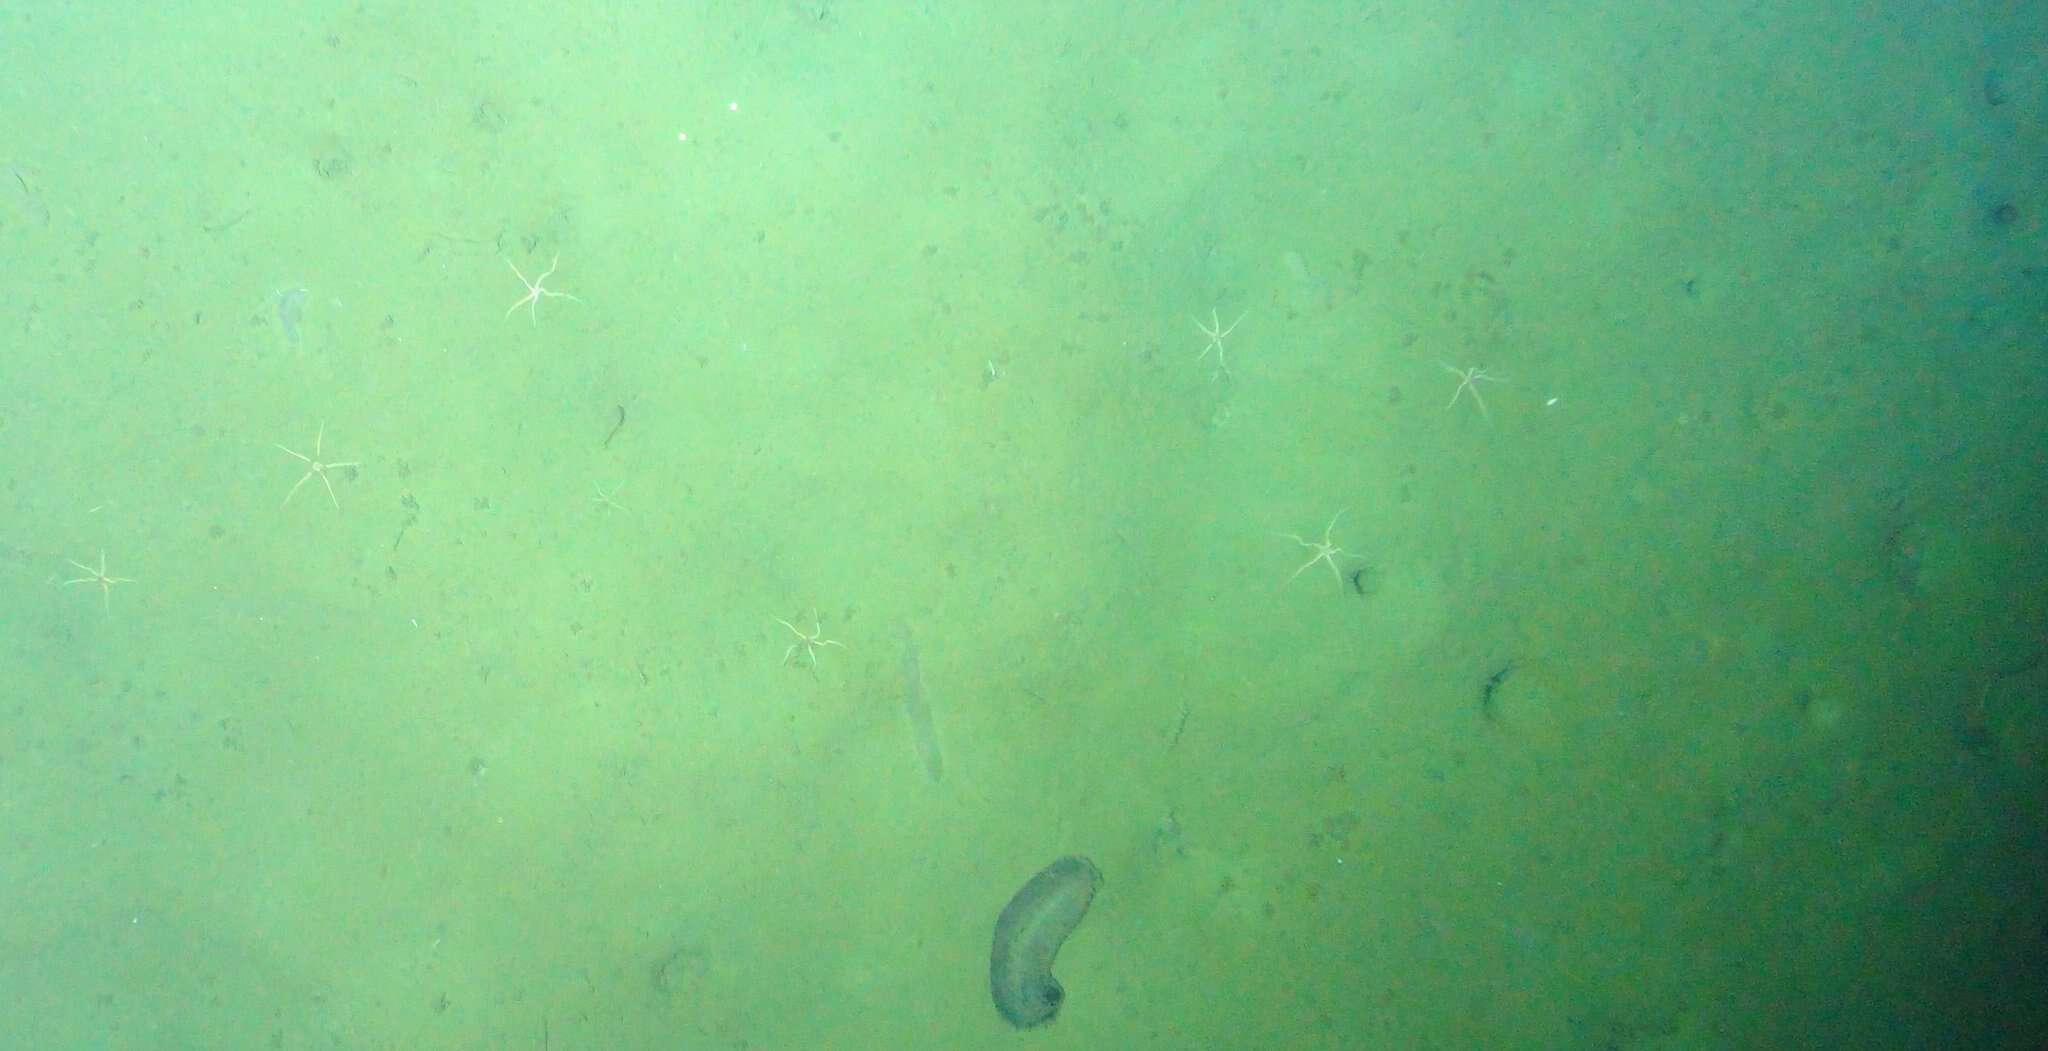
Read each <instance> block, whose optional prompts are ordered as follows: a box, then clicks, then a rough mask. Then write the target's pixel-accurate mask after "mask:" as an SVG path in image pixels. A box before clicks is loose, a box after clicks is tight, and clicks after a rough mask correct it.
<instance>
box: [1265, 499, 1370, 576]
mask: <svg viewBox="0 0 2048 1051" xmlns="http://www.w3.org/2000/svg"><path fill="white" fill-rule="evenodd" d="M1342 517H1344V512H1342V511H1339V512H1337V513H1336V514H1334V515H1331V516H1330V524H1329V525H1326V526H1324V527H1323V539H1322V542H1321V543H1317V542H1316V541H1313V540H1305V539H1303V538H1301V537H1298V536H1295V535H1294V534H1293V533H1282V534H1280V535H1281V536H1284V537H1286V538H1287V539H1289V540H1292V541H1294V542H1295V543H1297V544H1300V545H1301V546H1303V547H1305V548H1308V549H1309V550H1311V551H1314V552H1315V553H1316V555H1315V557H1314V558H1311V559H1309V560H1308V561H1306V562H1303V563H1302V564H1301V568H1300V569H1297V570H1295V571H1294V575H1293V576H1290V577H1288V578H1287V579H1288V580H1290V581H1292V580H1293V579H1294V578H1295V577H1298V576H1300V575H1301V574H1302V572H1303V571H1304V570H1306V569H1308V567H1310V566H1313V565H1315V564H1316V563H1318V562H1328V563H1329V564H1330V575H1331V576H1332V577H1335V578H1336V580H1337V586H1338V587H1340V588H1341V587H1343V586H1344V573H1343V571H1342V570H1340V569H1338V568H1337V558H1336V556H1338V555H1343V556H1344V557H1346V558H1356V557H1357V556H1356V555H1353V554H1352V553H1351V552H1349V551H1346V550H1344V549H1343V548H1341V547H1338V546H1337V545H1335V544H1332V543H1330V531H1331V530H1333V529H1335V528H1337V519H1339V518H1342Z"/></svg>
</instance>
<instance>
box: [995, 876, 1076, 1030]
mask: <svg viewBox="0 0 2048 1051" xmlns="http://www.w3.org/2000/svg"><path fill="white" fill-rule="evenodd" d="M1101 885H1102V873H1101V872H1100V871H1098V870H1097V869H1096V868H1095V863H1094V862H1092V861H1089V860H1088V859H1087V858H1084V857H1081V856H1080V855H1078V854H1069V855H1067V856H1066V857H1063V858H1061V859H1059V860H1058V861H1055V862H1053V863H1052V864H1050V865H1047V866H1046V867H1045V868H1043V869H1040V870H1039V872H1038V874H1037V875H1035V876H1033V877H1031V878H1030V879H1029V880H1027V881H1026V882H1025V884H1024V886H1023V887H1022V888H1020V889H1019V890H1018V891H1017V893H1016V894H1015V895H1014V896H1012V897H1011V898H1010V903H1009V904H1008V905H1005V906H1003V914H1002V915H1001V916H999V917H997V919H996V939H995V947H994V948H992V949H991V950H989V957H988V989H989V994H990V995H991V996H993V997H995V1001H996V1010H997V1011H998V1012H1001V1014H1002V1016H1003V1018H1004V1020H1006V1021H1008V1022H1009V1023H1010V1024H1011V1025H1013V1026H1016V1027H1017V1028H1019V1029H1029V1028H1030V1027H1032V1026H1035V1025H1043V1024H1045V1023H1047V1022H1050V1021H1052V1019H1053V1016H1054V1015H1056V1014H1058V1013H1059V1010H1060V1003H1061V1002H1062V1001H1064V1000H1065V999H1066V996H1067V991H1066V990H1065V989H1063V988H1061V987H1060V982H1059V979H1057V978H1054V977H1053V976H1052V961H1053V957H1055V956H1058V955H1059V952H1060V946H1061V945H1062V944H1064V943H1065V942H1066V940H1067V936H1068V935H1070V934H1072V933H1074V928H1075V927H1077V926H1079V925H1080V923H1081V917H1083V916H1086V915H1087V914H1088V903H1089V902H1091V901H1094V900H1095V889H1096V888H1097V887H1099V886H1101Z"/></svg>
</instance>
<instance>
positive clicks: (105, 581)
mask: <svg viewBox="0 0 2048 1051" xmlns="http://www.w3.org/2000/svg"><path fill="white" fill-rule="evenodd" d="M64 561H66V562H71V560H70V559H68V558H67V559H65V560H64ZM71 564H72V565H74V566H77V567H78V568H79V569H80V570H81V571H83V572H85V573H87V574H89V575H88V576H83V577H77V578H74V579H72V580H67V581H65V582H64V586H65V587H70V586H71V585H73V584H98V585H99V586H100V605H101V606H104V607H106V608H107V609H112V608H114V606H113V603H114V600H113V593H114V585H116V584H133V583H135V578H134V577H110V576H108V575H107V553H106V551H104V550H102V551H101V552H100V568H98V569H94V568H92V567H91V566H88V565H86V564H85V563H83V562H71Z"/></svg>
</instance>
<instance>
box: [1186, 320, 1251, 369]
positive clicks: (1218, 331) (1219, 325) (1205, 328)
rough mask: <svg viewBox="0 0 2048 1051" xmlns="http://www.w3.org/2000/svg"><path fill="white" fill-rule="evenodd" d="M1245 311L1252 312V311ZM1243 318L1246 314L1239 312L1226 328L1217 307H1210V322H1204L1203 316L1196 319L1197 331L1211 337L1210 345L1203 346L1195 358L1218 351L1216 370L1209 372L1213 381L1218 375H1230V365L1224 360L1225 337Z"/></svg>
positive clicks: (1233, 330) (1200, 358) (1234, 329)
mask: <svg viewBox="0 0 2048 1051" xmlns="http://www.w3.org/2000/svg"><path fill="white" fill-rule="evenodd" d="M1245 313H1250V311H1246V312H1245ZM1243 320H1244V314H1239V315H1237V321H1233V322H1231V323H1230V327H1229V328H1225V327H1223V319H1222V318H1221V317H1219V316H1218V315H1217V313H1216V308H1215V307H1210V308H1209V323H1208V324H1207V325H1204V324H1202V319H1201V318H1196V319H1195V331H1197V332H1200V333H1201V334H1202V335H1205V336H1207V337H1209V345H1208V346H1206V347H1203V348H1202V352H1201V353H1200V354H1197V355H1195V360H1196V361H1200V360H1202V359H1203V358H1206V357H1208V356H1209V352H1210V351H1212V350H1213V351H1215V352H1216V371H1214V372H1212V373H1210V374H1209V379H1210V380H1212V381H1213V380H1215V379H1216V377H1218V376H1228V375H1230V365H1229V363H1227V362H1225V361H1224V360H1223V337H1225V336H1228V335H1230V334H1231V333H1232V332H1235V331H1237V326H1238V323H1239V322H1241V321H1243Z"/></svg>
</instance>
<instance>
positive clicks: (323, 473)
mask: <svg viewBox="0 0 2048 1051" xmlns="http://www.w3.org/2000/svg"><path fill="white" fill-rule="evenodd" d="M326 437H327V424H326V423H325V422H322V423H321V424H320V430H319V431H318V432H317V433H315V434H314V435H313V455H311V456H307V455H306V454H305V453H302V452H296V451H293V450H291V449H285V447H284V446H282V445H278V446H277V447H278V448H279V449H284V451H285V452H286V453H289V454H290V455H292V456H296V457H298V458H299V459H301V460H303V461H305V464H306V473H305V474H302V475H300V476H299V480H298V481H296V482H293V483H292V490H291V492H288V493H286V494H284V504H289V503H291V502H292V497H294V496H297V495H298V494H299V486H302V485H304V484H306V480H307V479H308V478H311V477H313V476H314V475H319V476H320V484H321V485H324V486H326V487H327V499H328V500H329V501H330V502H331V503H333V504H334V509H335V510H337V511H339V510H341V500H340V499H339V498H337V497H336V496H335V495H334V483H333V482H331V481H329V480H328V478H327V472H329V471H332V470H334V469H335V468H337V467H361V466H362V464H359V463H357V462H355V461H354V460H350V461H348V462H347V463H321V462H320V442H321V441H322V440H324V439H325V438H326ZM271 444H272V445H277V443H276V442H272V443H271ZM284 504H279V505H278V506H279V507H283V506H284Z"/></svg>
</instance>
